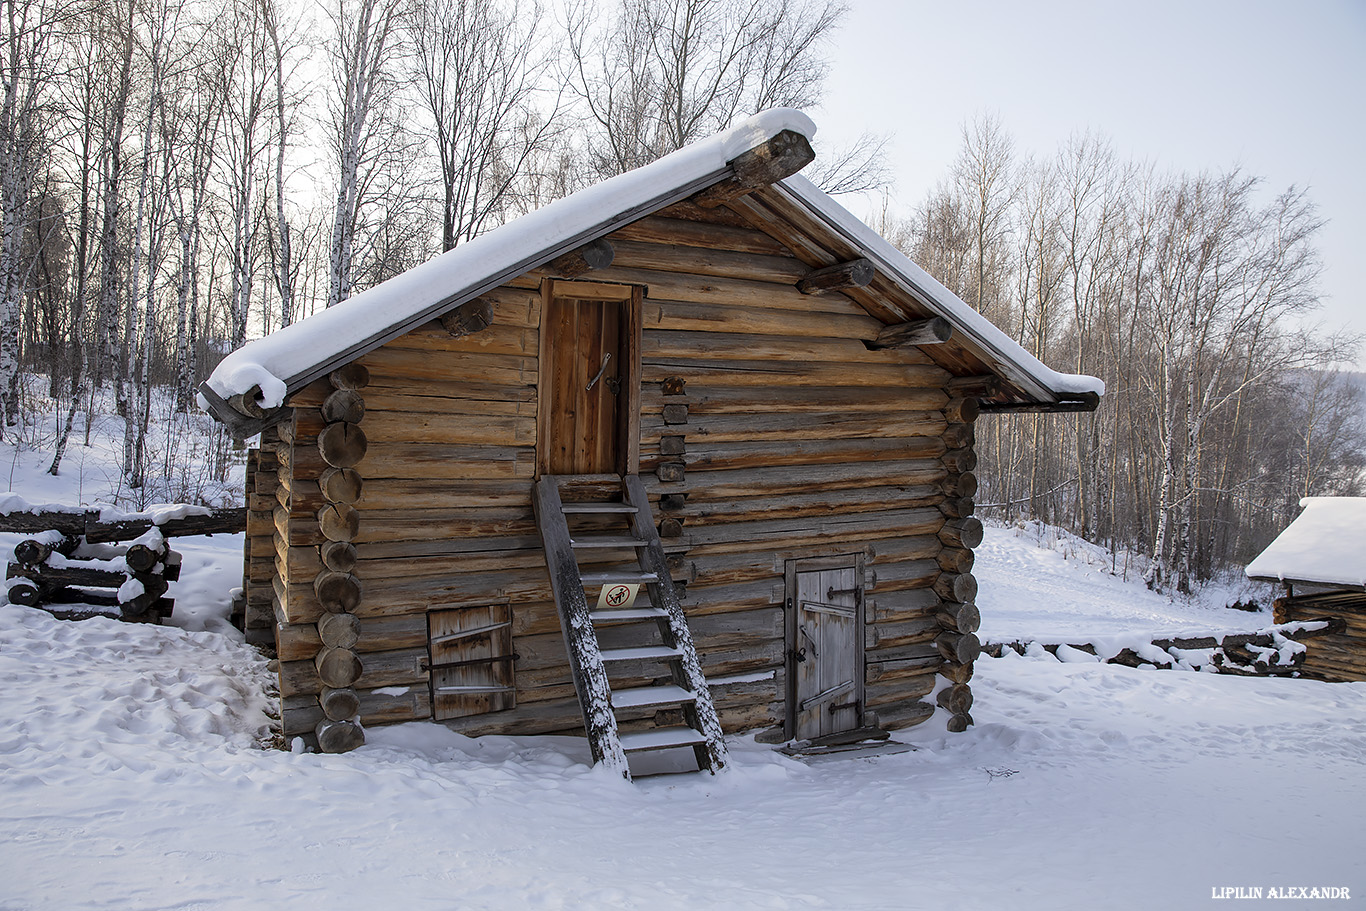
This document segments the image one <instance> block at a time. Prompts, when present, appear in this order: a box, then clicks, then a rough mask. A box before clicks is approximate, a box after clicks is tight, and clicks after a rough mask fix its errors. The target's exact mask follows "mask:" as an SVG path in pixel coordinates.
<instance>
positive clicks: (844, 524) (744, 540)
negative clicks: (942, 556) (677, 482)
mask: <svg viewBox="0 0 1366 911" xmlns="http://www.w3.org/2000/svg"><path fill="white" fill-rule="evenodd" d="M943 521H944V517H943V515H942V514H941V513H940V512H939V510H937V509H934V508H930V507H926V508H921V509H906V510H892V511H887V512H869V513H858V514H854V515H849V516H842V515H827V516H815V517H806V518H801V519H777V520H772V521H763V520H760V521H754V522H736V523H734V524H730V525H709V526H702V527H698V528H695V529H687V531H686V532H685V536H686V543H687V544H688V546H689V547H690V548H696V549H698V550H699V552H702V553H706V552H718V551H724V550H727V549H732V550H735V551H739V550H764V549H770V548H772V547H773V542H775V541H779V542H782V543H784V544H785V545H789V546H794V547H797V546H802V545H806V544H816V543H823V542H826V541H829V540H831V539H836V540H839V541H841V542H843V543H844V544H849V543H852V542H854V541H863V540H870V539H876V538H888V537H909V536H916V535H922V534H933V533H935V532H937V531H938V530H939V526H940V525H942V524H943ZM704 548H706V549H707V550H703V549H704ZM969 553H971V552H969ZM941 565H942V563H941Z"/></svg>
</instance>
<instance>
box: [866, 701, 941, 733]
mask: <svg viewBox="0 0 1366 911" xmlns="http://www.w3.org/2000/svg"><path fill="white" fill-rule="evenodd" d="M933 715H934V706H932V705H930V704H929V703H928V702H922V701H920V700H918V699H917V700H909V699H908V700H905V701H903V702H897V703H893V704H890V705H881V706H878V708H877V723H878V726H879V727H881V728H883V729H884V730H888V731H895V730H900V729H902V728H908V727H910V726H912V725H916V724H920V723H921V722H923V721H927V720H928V719H930V718H931V717H933Z"/></svg>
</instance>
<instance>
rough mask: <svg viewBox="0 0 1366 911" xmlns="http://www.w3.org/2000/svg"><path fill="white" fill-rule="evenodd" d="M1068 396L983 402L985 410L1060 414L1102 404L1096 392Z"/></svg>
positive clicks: (1093, 407)
mask: <svg viewBox="0 0 1366 911" xmlns="http://www.w3.org/2000/svg"><path fill="white" fill-rule="evenodd" d="M1066 396H1067V397H1066V398H1064V399H1062V400H1060V401H1057V402H982V411H984V412H991V413H997V412H1003V411H1013V412H1031V411H1038V412H1047V413H1050V414H1059V413H1063V412H1072V411H1080V412H1084V411H1095V410H1096V407H1097V406H1099V405H1100V395H1099V394H1098V393H1095V392H1074V393H1066Z"/></svg>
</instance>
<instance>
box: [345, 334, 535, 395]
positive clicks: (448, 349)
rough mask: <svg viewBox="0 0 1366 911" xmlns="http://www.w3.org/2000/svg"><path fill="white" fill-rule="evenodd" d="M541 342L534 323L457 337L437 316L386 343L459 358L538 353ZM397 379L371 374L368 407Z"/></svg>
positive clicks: (425, 352)
mask: <svg viewBox="0 0 1366 911" xmlns="http://www.w3.org/2000/svg"><path fill="white" fill-rule="evenodd" d="M540 343H541V338H540V332H539V330H538V329H537V328H536V327H534V326H532V327H522V326H490V327H488V328H487V329H484V330H482V331H481V332H479V333H477V334H469V335H463V336H460V337H458V338H455V337H452V336H451V334H450V333H449V332H447V331H446V328H445V327H444V326H443V325H442V323H441V321H440V320H433V321H432V322H430V323H426V324H424V325H422V326H419V327H418V328H416V329H414V330H412V331H411V332H408V333H406V334H405V335H400V336H399V337H398V338H396V339H394V340H392V341H390V342H388V343H386V345H385V347H386V348H390V349H394V350H405V351H415V352H422V353H423V354H426V355H427V356H428V357H430V358H436V359H438V360H459V359H460V358H463V357H468V356H472V355H509V356H513V357H535V356H536V355H537V354H538V353H539V350H540ZM393 379H394V378H393V377H392V376H387V375H386V376H380V375H379V374H376V375H374V376H372V377H371V383H370V385H369V386H368V387H367V388H366V392H365V402H366V405H367V407H368V406H369V404H370V396H371V394H372V393H373V392H374V391H375V390H376V389H377V388H392V387H393ZM424 386H425V384H424Z"/></svg>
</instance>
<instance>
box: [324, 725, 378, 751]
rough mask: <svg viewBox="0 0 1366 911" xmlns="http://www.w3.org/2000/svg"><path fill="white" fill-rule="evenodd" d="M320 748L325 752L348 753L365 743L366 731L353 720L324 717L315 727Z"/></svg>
mask: <svg viewBox="0 0 1366 911" xmlns="http://www.w3.org/2000/svg"><path fill="white" fill-rule="evenodd" d="M314 734H315V735H316V736H317V738H318V749H319V750H321V751H322V752H324V753H348V752H350V751H351V750H354V749H356V748H357V747H360V746H363V745H364V744H365V731H363V730H362V729H361V727H360V725H358V724H356V723H355V722H353V721H331V720H328V719H323V720H322V721H319V722H318V726H317V727H316V728H315V729H314Z"/></svg>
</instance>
